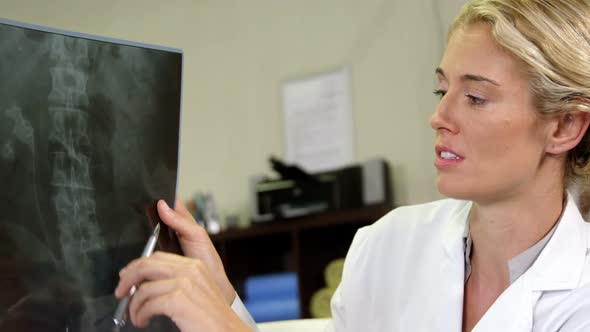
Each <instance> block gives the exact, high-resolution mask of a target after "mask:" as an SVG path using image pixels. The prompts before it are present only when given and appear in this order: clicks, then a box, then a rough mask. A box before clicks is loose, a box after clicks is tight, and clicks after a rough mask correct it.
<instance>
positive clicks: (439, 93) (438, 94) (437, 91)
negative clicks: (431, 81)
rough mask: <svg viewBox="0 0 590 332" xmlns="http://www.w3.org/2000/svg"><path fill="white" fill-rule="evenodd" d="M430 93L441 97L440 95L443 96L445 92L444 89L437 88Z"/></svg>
mask: <svg viewBox="0 0 590 332" xmlns="http://www.w3.org/2000/svg"><path fill="white" fill-rule="evenodd" d="M432 93H434V94H435V95H436V96H438V97H439V98H440V99H442V97H444V96H445V94H446V93H447V92H446V91H445V90H441V89H438V90H434V91H433V92H432Z"/></svg>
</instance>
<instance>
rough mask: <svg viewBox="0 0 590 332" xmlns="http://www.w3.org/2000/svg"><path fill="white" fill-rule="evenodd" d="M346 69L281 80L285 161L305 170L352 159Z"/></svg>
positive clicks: (345, 164)
mask: <svg viewBox="0 0 590 332" xmlns="http://www.w3.org/2000/svg"><path fill="white" fill-rule="evenodd" d="M350 90H351V88H350V71H349V70H348V69H342V70H339V71H336V72H331V73H327V74H322V75H317V76H313V77H309V78H306V79H302V80H292V81H288V82H286V83H284V84H283V86H282V94H283V113H284V114H283V115H284V124H285V143H286V161H287V162H288V163H296V164H298V165H299V166H301V167H303V168H304V169H305V170H307V171H308V172H319V171H325V170H330V169H335V168H339V167H342V166H347V165H350V164H351V163H353V161H354V133H353V120H352V109H351V96H350Z"/></svg>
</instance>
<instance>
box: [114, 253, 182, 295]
mask: <svg viewBox="0 0 590 332" xmlns="http://www.w3.org/2000/svg"><path fill="white" fill-rule="evenodd" d="M175 265H176V264H174V263H171V262H169V261H166V260H154V259H152V260H151V261H150V257H142V258H139V259H136V260H134V261H132V262H131V263H129V265H127V266H126V267H125V268H124V269H123V270H121V272H119V285H117V288H116V289H115V296H117V297H119V298H120V297H123V296H125V295H127V294H129V290H130V289H131V287H133V285H139V284H141V283H142V282H144V281H146V280H159V279H169V278H172V277H174V275H175V273H176V271H175V270H176V269H175V268H174V267H175Z"/></svg>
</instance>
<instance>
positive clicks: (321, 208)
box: [250, 157, 391, 222]
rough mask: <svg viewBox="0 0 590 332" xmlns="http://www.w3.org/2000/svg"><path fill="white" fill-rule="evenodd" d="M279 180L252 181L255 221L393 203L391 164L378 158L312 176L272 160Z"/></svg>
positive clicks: (252, 202)
mask: <svg viewBox="0 0 590 332" xmlns="http://www.w3.org/2000/svg"><path fill="white" fill-rule="evenodd" d="M270 163H271V166H272V168H273V170H274V171H275V172H276V173H277V174H278V175H279V178H274V179H270V178H267V177H263V176H257V177H252V178H251V180H250V191H251V209H252V220H253V221H254V222H265V221H273V220H283V219H289V218H295V217H302V216H306V215H310V214H315V213H319V212H326V211H334V210H345V209H355V208H360V207H363V206H368V205H374V204H380V203H385V202H390V201H391V185H390V171H389V165H388V164H387V162H386V161H385V160H384V159H380V158H375V159H371V160H369V161H367V162H364V163H362V164H358V165H351V166H348V167H343V168H340V169H336V170H332V171H327V172H320V173H315V174H310V173H308V172H306V171H305V170H303V169H302V168H301V167H298V166H297V165H294V164H292V165H289V164H286V163H284V162H282V161H280V160H278V159H277V158H274V157H271V158H270Z"/></svg>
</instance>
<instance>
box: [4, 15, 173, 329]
mask: <svg viewBox="0 0 590 332" xmlns="http://www.w3.org/2000/svg"><path fill="white" fill-rule="evenodd" d="M181 73H182V53H181V52H180V51H177V50H172V49H165V48H157V47H151V46H146V45H141V44H133V43H124V42H120V41H114V40H107V39H101V38H96V37H90V36H83V35H78V34H73V33H67V32H63V31H56V30H50V29H43V28H39V27H34V26H29V25H24V24H19V23H16V22H11V21H6V20H0V185H1V190H0V195H1V197H0V331H2V332H4V331H10V332H33V331H60V332H63V331H66V332H75V331H84V332H87V331H89V332H93V331H97V332H98V331H111V328H112V315H113V313H114V310H115V308H116V305H117V300H116V299H115V298H114V296H113V291H114V288H115V286H116V284H117V282H118V271H119V269H121V268H122V267H123V266H124V265H126V264H127V263H128V262H129V261H131V260H132V259H134V258H137V257H138V256H139V255H140V254H141V251H142V247H143V246H144V244H145V241H146V240H147V238H148V236H149V234H150V232H151V227H152V226H153V225H152V224H153V223H154V222H155V221H154V220H153V216H154V208H155V205H154V204H155V202H156V201H157V200H158V199H160V198H162V199H166V200H167V201H168V202H169V203H171V202H172V201H173V200H174V195H175V191H176V177H177V160H178V139H179V136H178V135H179V134H178V133H179V120H180V99H181V76H182V74H181ZM150 216H151V217H150ZM135 330H138V329H136V328H134V327H133V326H132V324H127V326H125V328H123V331H135ZM144 330H146V331H175V330H176V328H175V327H174V324H173V323H172V322H171V321H170V320H168V319H165V318H162V317H158V318H157V319H154V320H153V321H152V322H151V324H150V326H149V327H148V328H146V329H144Z"/></svg>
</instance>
